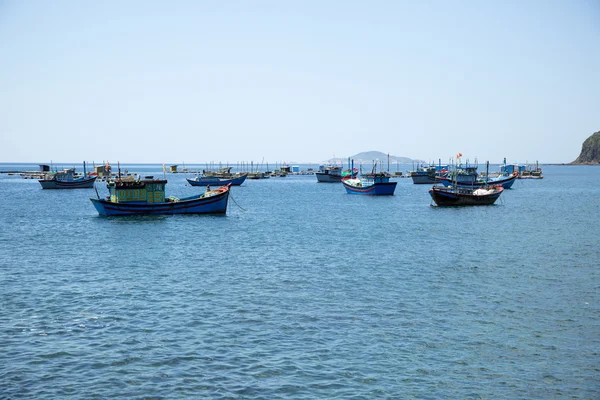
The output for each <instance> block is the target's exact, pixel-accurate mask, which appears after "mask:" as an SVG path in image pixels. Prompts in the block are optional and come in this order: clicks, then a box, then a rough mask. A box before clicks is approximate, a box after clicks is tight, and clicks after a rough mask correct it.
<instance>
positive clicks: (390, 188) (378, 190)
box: [342, 181, 397, 196]
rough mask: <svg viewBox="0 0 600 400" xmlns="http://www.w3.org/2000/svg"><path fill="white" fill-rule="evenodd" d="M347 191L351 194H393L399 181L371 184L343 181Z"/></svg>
mask: <svg viewBox="0 0 600 400" xmlns="http://www.w3.org/2000/svg"><path fill="white" fill-rule="evenodd" d="M342 184H343V185H344V188H345V189H346V192H347V193H349V194H366V195H371V196H392V195H393V194H394V191H395V190H396V184H397V182H378V183H373V184H371V185H365V186H357V185H351V184H349V183H347V182H345V181H342Z"/></svg>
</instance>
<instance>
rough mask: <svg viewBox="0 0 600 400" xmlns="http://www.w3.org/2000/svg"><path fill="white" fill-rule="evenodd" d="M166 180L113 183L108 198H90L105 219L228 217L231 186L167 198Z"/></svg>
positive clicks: (109, 186) (110, 185) (110, 184)
mask: <svg viewBox="0 0 600 400" xmlns="http://www.w3.org/2000/svg"><path fill="white" fill-rule="evenodd" d="M166 183H167V181H166V180H162V179H147V180H128V181H125V180H120V179H119V180H117V181H113V182H109V183H108V185H107V187H108V189H109V192H110V195H109V196H108V197H107V198H106V199H100V196H98V198H97V199H93V198H92V199H90V200H91V201H92V203H93V204H94V207H96V210H97V211H98V213H99V214H100V215H102V216H114V215H158V214H225V213H226V212H227V201H228V200H229V188H230V186H231V185H226V186H221V187H219V188H217V189H214V190H207V191H206V192H205V193H202V194H200V195H195V196H190V197H185V198H181V199H178V198H176V197H173V196H170V197H168V198H165V185H166Z"/></svg>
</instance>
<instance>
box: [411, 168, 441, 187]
mask: <svg viewBox="0 0 600 400" xmlns="http://www.w3.org/2000/svg"><path fill="white" fill-rule="evenodd" d="M446 173H448V166H447V165H441V164H439V165H421V166H419V167H418V168H416V169H415V170H414V171H411V173H410V177H411V178H412V180H413V183H414V184H415V185H423V184H432V183H436V182H437V181H438V179H439V178H440V177H443V176H445V175H446Z"/></svg>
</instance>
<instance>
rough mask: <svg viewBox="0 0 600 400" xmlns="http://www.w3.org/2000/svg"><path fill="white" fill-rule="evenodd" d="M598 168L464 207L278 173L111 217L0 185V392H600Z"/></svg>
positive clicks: (15, 184)
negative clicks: (147, 212) (183, 208)
mask: <svg viewBox="0 0 600 400" xmlns="http://www.w3.org/2000/svg"><path fill="white" fill-rule="evenodd" d="M0 167H2V168H0V169H9V168H7V166H6V165H3V166H0ZM20 167H22V166H20ZM34 168H37V166H32V167H31V168H29V169H34ZM122 168H124V167H122ZM128 168H129V170H130V171H134V172H141V173H144V174H147V173H155V174H161V175H162V167H161V166H159V165H154V166H153V165H144V166H136V165H130V166H128ZM599 173H600V169H599V168H598V167H583V166H544V174H545V178H544V179H543V180H520V181H517V182H516V183H515V185H514V186H513V189H511V190H507V191H506V192H505V193H504V194H503V195H502V197H501V198H500V200H499V201H498V203H497V204H496V205H494V206H485V207H466V208H438V207H431V206H430V204H431V199H430V197H429V195H428V193H427V190H428V186H427V185H413V184H412V181H411V180H410V179H398V186H397V189H396V194H395V195H394V196H392V197H369V196H356V195H348V194H346V193H345V191H344V189H343V187H342V186H341V185H340V184H326V183H317V182H316V178H315V177H314V176H288V177H286V178H271V179H267V180H257V181H251V180H247V181H246V182H245V183H244V185H242V186H241V187H234V188H233V189H232V199H230V203H229V208H228V212H227V215H226V216H193V215H192V216H155V217H117V218H104V217H99V216H98V214H97V212H96V211H95V209H94V207H93V206H92V204H91V202H90V201H89V198H90V197H95V196H96V193H95V191H94V190H93V189H87V190H86V189H81V190H66V191H65V190H56V191H52V190H41V187H40V185H39V183H38V182H37V181H36V180H28V179H21V178H20V177H18V176H16V175H7V174H0V194H1V196H0V227H1V229H0V263H1V264H0V267H1V269H0V300H1V302H0V398H2V399H31V398H35V399H57V398H81V399H90V398H100V399H108V398H111V399H112V398H140V399H141V398H156V399H159V398H164V399H167V398H169V399H170V398H211V399H222V398H228V399H283V398H286V399H287V398H289V399H317V398H332V399H333V398H336V399H375V398H381V399H401V398H418V399H439V398H449V399H499V398H519V399H541V398H544V399H546V398H560V399H563V398H565V399H566V398H572V399H598V398H600V290H599V289H600V279H599V265H600V255H599V253H598V245H599V243H600V241H599V237H600V224H599V222H600V219H599V217H598V216H599V214H600V201H599V200H600V178H599V176H600V174H599ZM186 176H187V177H189V176H190V175H186V174H167V178H168V180H169V183H168V185H167V195H175V196H178V197H183V196H185V195H191V194H193V193H196V192H198V191H201V190H203V189H202V188H197V187H190V186H187V185H186V184H185V177H186ZM97 188H98V191H99V192H100V195H101V196H104V195H106V188H105V187H104V186H103V184H102V183H98V184H97Z"/></svg>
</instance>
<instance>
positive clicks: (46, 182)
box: [38, 176, 96, 189]
mask: <svg viewBox="0 0 600 400" xmlns="http://www.w3.org/2000/svg"><path fill="white" fill-rule="evenodd" d="M38 182H40V185H42V189H91V188H93V187H94V182H96V177H95V176H94V177H93V178H86V179H77V180H74V181H59V180H56V179H40V180H39V181H38Z"/></svg>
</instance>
